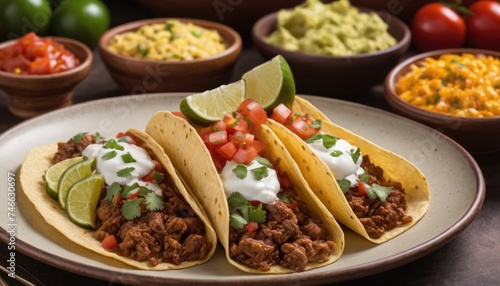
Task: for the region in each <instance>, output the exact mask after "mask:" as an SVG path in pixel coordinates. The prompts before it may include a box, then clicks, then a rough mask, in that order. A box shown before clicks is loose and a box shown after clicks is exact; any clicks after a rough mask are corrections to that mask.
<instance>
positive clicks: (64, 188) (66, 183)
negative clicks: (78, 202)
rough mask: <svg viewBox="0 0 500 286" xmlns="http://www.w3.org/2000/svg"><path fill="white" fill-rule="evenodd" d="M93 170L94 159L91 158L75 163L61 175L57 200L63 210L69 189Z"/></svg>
mask: <svg viewBox="0 0 500 286" xmlns="http://www.w3.org/2000/svg"><path fill="white" fill-rule="evenodd" d="M94 169H95V158H92V159H86V160H83V161H81V162H78V163H75V164H73V165H71V166H69V168H67V169H66V170H65V171H64V172H63V173H62V175H61V177H60V178H59V182H58V186H57V200H58V201H59V204H60V205H61V207H62V208H63V209H66V196H67V194H68V190H69V188H70V187H71V186H72V185H73V184H74V183H76V182H78V181H79V180H81V179H83V178H85V177H88V176H90V175H92V171H93V170H94Z"/></svg>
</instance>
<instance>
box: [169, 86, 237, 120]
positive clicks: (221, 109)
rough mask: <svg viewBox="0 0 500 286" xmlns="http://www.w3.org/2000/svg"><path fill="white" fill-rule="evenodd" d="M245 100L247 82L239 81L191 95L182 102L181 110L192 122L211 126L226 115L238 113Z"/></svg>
mask: <svg viewBox="0 0 500 286" xmlns="http://www.w3.org/2000/svg"><path fill="white" fill-rule="evenodd" d="M244 98H245V81H244V80H239V81H237V82H233V83H231V84H228V85H222V86H219V87H217V88H215V89H211V90H207V91H204V92H202V93H197V94H192V95H189V96H187V97H186V98H184V99H183V100H182V101H181V103H180V107H179V108H180V110H181V112H182V113H183V114H184V115H185V116H186V117H187V118H189V119H190V120H192V121H194V122H196V123H198V124H202V125H209V124H211V123H214V122H217V121H219V120H220V119H222V117H224V115H225V114H226V113H228V112H233V111H236V109H237V108H238V106H239V105H240V103H241V102H242V101H243V99H244Z"/></svg>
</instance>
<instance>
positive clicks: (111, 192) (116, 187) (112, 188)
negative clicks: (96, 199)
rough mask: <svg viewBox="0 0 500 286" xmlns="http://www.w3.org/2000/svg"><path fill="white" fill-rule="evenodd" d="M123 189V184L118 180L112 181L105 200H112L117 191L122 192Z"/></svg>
mask: <svg viewBox="0 0 500 286" xmlns="http://www.w3.org/2000/svg"><path fill="white" fill-rule="evenodd" d="M121 191H122V186H120V184H119V183H118V182H114V183H112V184H111V185H110V186H109V187H108V189H107V190H106V196H105V197H104V200H106V201H111V200H112V199H113V198H114V196H115V194H116V193H120V192H121Z"/></svg>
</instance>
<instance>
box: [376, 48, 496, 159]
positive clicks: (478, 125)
mask: <svg viewBox="0 0 500 286" xmlns="http://www.w3.org/2000/svg"><path fill="white" fill-rule="evenodd" d="M384 89H385V98H386V100H387V102H388V104H389V106H390V107H391V108H392V109H393V110H394V112H396V113H398V114H400V115H403V116H405V117H407V118H410V119H412V120H415V121H418V122H421V123H423V124H426V125H428V126H430V127H432V128H435V129H436V130H438V131H440V132H442V133H443V134H445V135H447V136H448V137H450V138H452V139H454V140H455V141H457V142H458V143H460V144H461V145H462V146H463V147H464V148H465V149H467V150H468V151H469V152H471V153H489V152H494V151H499V150H500V132H499V130H500V53H499V52H495V51H489V50H479V49H468V48H461V49H445V50H436V51H430V52H426V53H422V54H417V55H415V56H412V57H410V58H408V59H406V60H404V61H402V62H401V63H399V64H398V65H397V66H395V67H394V69H392V70H391V72H390V73H389V74H388V75H387V77H386V79H385V83H384ZM434 143H436V144H438V143H439V142H434Z"/></svg>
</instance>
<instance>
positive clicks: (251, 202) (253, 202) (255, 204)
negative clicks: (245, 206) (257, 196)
mask: <svg viewBox="0 0 500 286" xmlns="http://www.w3.org/2000/svg"><path fill="white" fill-rule="evenodd" d="M248 202H249V203H250V204H251V205H252V206H254V207H258V206H259V204H260V203H261V202H260V201H256V200H252V201H248Z"/></svg>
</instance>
